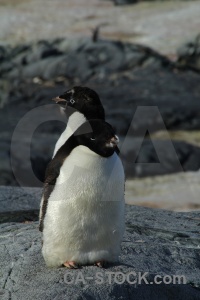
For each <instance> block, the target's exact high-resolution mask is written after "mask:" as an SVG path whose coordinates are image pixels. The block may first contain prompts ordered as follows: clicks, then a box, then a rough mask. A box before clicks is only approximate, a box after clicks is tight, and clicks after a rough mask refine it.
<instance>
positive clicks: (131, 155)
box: [121, 138, 200, 178]
mask: <svg viewBox="0 0 200 300" xmlns="http://www.w3.org/2000/svg"><path fill="white" fill-rule="evenodd" d="M122 144H123V146H122V149H121V158H122V162H123V165H124V168H125V174H126V176H127V178H130V177H135V176H136V177H144V176H152V175H163V174H170V173H176V172H183V171H197V170H199V169H200V148H199V147H195V146H193V145H190V144H188V143H185V142H179V141H173V143H171V142H169V141H167V140H162V141H159V140H150V139H146V140H144V141H143V143H142V145H141V139H139V138H138V139H135V138H132V139H131V138H128V139H127V138H125V141H124V142H122ZM138 150H139V153H138Z"/></svg>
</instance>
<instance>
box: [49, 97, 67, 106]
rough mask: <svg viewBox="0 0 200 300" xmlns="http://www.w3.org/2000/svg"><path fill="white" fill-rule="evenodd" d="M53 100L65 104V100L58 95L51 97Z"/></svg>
mask: <svg viewBox="0 0 200 300" xmlns="http://www.w3.org/2000/svg"><path fill="white" fill-rule="evenodd" d="M52 100H53V101H55V102H56V103H57V104H61V105H67V100H65V99H63V98H60V97H59V96H58V97H55V98H53V99H52Z"/></svg>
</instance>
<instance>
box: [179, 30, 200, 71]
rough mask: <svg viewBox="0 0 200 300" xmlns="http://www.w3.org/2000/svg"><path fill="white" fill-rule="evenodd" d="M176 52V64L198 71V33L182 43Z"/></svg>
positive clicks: (199, 66)
mask: <svg viewBox="0 0 200 300" xmlns="http://www.w3.org/2000/svg"><path fill="white" fill-rule="evenodd" d="M177 52H178V53H177V54H178V59H177V66H179V67H181V68H187V69H188V68H190V69H192V70H195V71H197V72H200V34H198V35H197V36H196V37H195V38H194V39H192V40H190V41H188V42H186V43H185V44H184V45H182V46H181V47H180V48H179V49H178V51H177Z"/></svg>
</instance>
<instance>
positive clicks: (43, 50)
mask: <svg viewBox="0 0 200 300" xmlns="http://www.w3.org/2000/svg"><path fill="white" fill-rule="evenodd" d="M2 47H3V46H2ZM2 49H3V50H1V52H2V60H0V68H1V76H2V79H1V82H0V101H1V104H0V105H1V107H2V109H1V110H0V127H1V132H2V133H3V137H2V140H1V147H0V161H1V163H0V169H1V171H3V172H4V175H3V176H2V177H1V179H0V183H1V184H3V185H8V184H9V185H11V184H12V185H13V184H14V185H16V181H15V180H14V178H13V175H12V172H11V168H10V153H9V151H10V150H9V149H10V142H11V137H12V134H13V131H14V129H15V127H16V125H17V123H18V122H19V121H20V120H21V118H22V117H23V116H24V115H25V114H26V113H27V112H29V111H30V110H31V109H33V108H36V107H40V106H42V105H45V104H48V103H49V104H50V103H51V99H52V98H53V97H54V96H57V95H59V94H61V93H62V92H63V91H65V90H66V89H68V88H70V87H71V86H73V85H86V86H89V87H91V88H93V89H94V90H96V91H97V92H98V93H99V95H100V98H101V100H102V103H103V105H104V107H105V111H106V119H107V121H108V122H110V123H111V124H112V125H113V126H114V127H115V128H116V131H117V133H118V134H119V135H120V136H121V139H122V140H123V139H124V137H126V135H127V132H128V131H131V132H129V133H130V134H131V135H132V136H134V137H135V138H136V139H137V138H138V137H143V135H144V131H145V132H146V131H149V132H151V134H152V133H153V132H157V131H160V130H165V131H166V129H167V130H171V131H172V130H173V131H174V130H199V129H200V115H199V111H200V102H199V97H200V90H199V74H197V73H195V72H193V71H191V70H190V71H188V70H185V71H180V70H179V69H177V66H176V64H174V63H173V62H171V61H170V60H169V59H168V58H167V57H165V56H163V55H160V54H159V53H158V52H156V51H154V50H153V49H150V48H149V47H146V46H141V45H137V44H130V43H123V42H117V41H109V40H97V41H96V42H92V41H91V40H90V39H87V38H82V39H73V40H70V39H56V40H52V41H39V42H37V43H30V44H29V45H27V44H26V45H25V44H24V45H23V44H22V45H18V46H16V47H3V48H2ZM16 107H17V108H16ZM54 107H55V119H56V118H57V113H56V105H55V106H54ZM139 107H146V109H145V110H144V111H143V113H142V115H139V116H138V114H136V112H137V110H138V108H139ZM152 108H153V109H154V108H156V110H155V109H154V111H153V113H152ZM5 116H6V120H5ZM34 118H35V120H38V122H39V123H38V124H39V125H40V124H41V123H42V122H43V120H42V118H41V117H39V116H35V117H34ZM35 120H34V121H35ZM58 120H59V118H58ZM58 123H59V121H49V122H47V124H46V125H45V126H39V127H40V130H39V132H38V136H37V137H35V138H33V146H32V149H31V161H32V165H33V169H34V172H35V174H36V175H37V177H38V178H39V179H40V181H42V179H43V177H44V170H45V166H46V164H47V163H48V161H49V159H50V157H51V155H52V151H53V147H54V145H55V143H56V140H57V139H58V137H59V134H60V133H61V132H62V130H63V128H64V126H63V124H62V126H60V125H58ZM132 123H134V124H133V125H132ZM130 127H132V128H131V130H130ZM126 138H127V137H126ZM47 144H48V147H47ZM137 144H138V143H137V141H136V146H137ZM161 144H162V145H164V142H162V143H160V145H161ZM174 145H175V149H176V151H177V154H178V156H179V158H180V161H181V164H182V167H181V170H182V169H184V170H187V171H188V170H196V169H197V168H199V151H198V148H196V147H195V146H190V145H188V144H180V143H178V142H176V141H175V142H174ZM26 147H27V146H26V142H25V141H24V140H23V139H22V140H21V145H20V146H19V148H20V149H21V152H19V154H17V152H16V155H15V161H16V163H15V166H14V167H15V168H16V169H21V171H22V173H24V174H27V172H28V170H29V169H30V168H28V167H27V162H26V161H24V159H23V158H24V156H23V155H20V154H21V153H23V154H24V152H25V150H26ZM160 147H161V148H162V149H163V150H162V153H163V156H164V159H163V164H162V165H157V166H155V165H152V166H150V168H149V167H148V169H146V167H145V166H144V167H142V168H140V167H139V168H138V166H137V167H134V168H132V166H128V165H127V163H126V159H125V165H126V166H127V167H126V168H127V170H126V171H127V173H128V175H129V176H147V175H148V176H149V175H158V174H166V173H171V172H177V171H178V170H179V167H178V168H177V164H176V163H174V158H172V157H171V156H170V157H169V155H168V154H167V151H166V150H165V149H164V148H165V147H164V146H160ZM133 151H134V149H133ZM126 152H127V151H126ZM129 154H130V153H129ZM129 154H127V155H129ZM142 157H143V158H142ZM140 158H141V159H142V161H145V162H148V163H149V162H151V163H152V162H155V160H156V161H157V158H156V155H155V151H154V148H153V147H152V145H151V143H150V142H149V141H145V143H144V145H143V150H142V152H141V154H140V157H139V158H138V159H139V161H140ZM128 160H129V158H128ZM164 161H165V162H164ZM19 166H20V168H19ZM34 184H35V183H34V182H32V180H31V179H30V178H29V177H28V176H27V183H26V185H28V186H33V185H34Z"/></svg>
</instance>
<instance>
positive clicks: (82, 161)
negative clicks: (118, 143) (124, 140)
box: [42, 146, 124, 267]
mask: <svg viewBox="0 0 200 300" xmlns="http://www.w3.org/2000/svg"><path fill="white" fill-rule="evenodd" d="M123 232H124V170H123V166H122V163H121V160H120V159H119V157H118V156H117V154H116V153H114V154H113V155H112V156H111V157H109V158H103V157H101V156H99V155H97V154H96V153H94V152H92V151H91V150H89V149H88V148H87V147H84V146H79V147H76V148H75V149H74V150H73V151H72V153H71V154H70V155H69V156H68V158H67V159H66V160H65V162H64V164H63V166H62V167H61V170H60V175H59V177H58V179H57V182H56V186H55V188H54V190H53V192H52V194H51V196H50V198H49V201H48V207H47V212H46V216H45V219H44V230H43V249H42V253H43V256H44V259H45V262H46V264H47V266H52V267H53V266H60V265H61V264H63V263H64V262H66V261H75V262H76V263H80V264H87V263H95V262H98V261H101V260H106V261H109V262H115V261H117V260H118V256H119V253H120V243H121V240H122V235H123Z"/></svg>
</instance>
